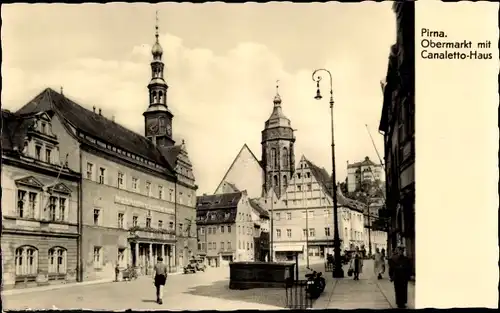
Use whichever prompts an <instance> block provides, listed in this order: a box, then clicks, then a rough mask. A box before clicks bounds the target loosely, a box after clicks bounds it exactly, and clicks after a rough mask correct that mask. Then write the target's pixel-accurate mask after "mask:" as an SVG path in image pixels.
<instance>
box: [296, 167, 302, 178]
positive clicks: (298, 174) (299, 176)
mask: <svg viewBox="0 0 500 313" xmlns="http://www.w3.org/2000/svg"><path fill="white" fill-rule="evenodd" d="M300 168H302V164H300ZM301 177H302V175H301V174H300V173H297V178H298V179H300V178H301Z"/></svg>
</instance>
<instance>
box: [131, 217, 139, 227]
mask: <svg viewBox="0 0 500 313" xmlns="http://www.w3.org/2000/svg"><path fill="white" fill-rule="evenodd" d="M138 221H139V217H138V216H137V215H134V216H132V226H133V227H137V225H138Z"/></svg>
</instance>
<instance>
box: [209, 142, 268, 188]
mask: <svg viewBox="0 0 500 313" xmlns="http://www.w3.org/2000/svg"><path fill="white" fill-rule="evenodd" d="M245 149H246V150H248V151H249V152H250V154H251V155H252V157H253V158H254V159H255V161H256V162H257V163H258V164H259V166H260V167H261V168H262V169H263V167H262V162H261V161H259V160H258V159H257V157H256V156H255V154H253V152H252V150H250V148H249V147H248V145H247V144H246V143H245V144H243V147H241V149H240V152H238V154H237V155H236V157H235V158H234V160H233V163H231V165H230V166H229V168H228V169H227V171H226V173H225V174H224V177H223V178H222V180H221V181H220V183H219V185H217V188H215V191H217V189H219V188H220V186H221V185H222V184H223V183H224V182H225V180H226V177H227V174H229V172H230V171H231V169H232V168H233V166H234V164H235V163H236V160H238V158H239V157H240V155H241V154H242V153H243V151H244V150H245ZM226 183H227V182H226ZM215 191H214V192H215Z"/></svg>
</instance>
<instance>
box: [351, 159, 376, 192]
mask: <svg viewBox="0 0 500 313" xmlns="http://www.w3.org/2000/svg"><path fill="white" fill-rule="evenodd" d="M384 176H385V175H384V169H383V168H382V165H380V164H376V163H374V162H373V161H372V160H370V158H369V157H365V159H364V160H363V161H360V162H356V163H351V164H350V163H349V161H347V192H355V191H358V190H360V189H361V188H362V183H363V182H378V183H381V182H383V181H384V180H385V179H384Z"/></svg>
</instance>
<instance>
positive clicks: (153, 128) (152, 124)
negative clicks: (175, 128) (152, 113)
mask: <svg viewBox="0 0 500 313" xmlns="http://www.w3.org/2000/svg"><path fill="white" fill-rule="evenodd" d="M159 129H160V127H159V126H158V121H155V120H150V121H149V123H148V130H149V133H150V134H151V135H156V134H158V130H159Z"/></svg>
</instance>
